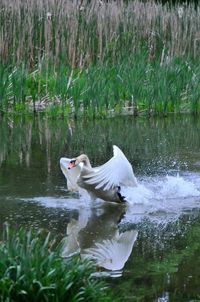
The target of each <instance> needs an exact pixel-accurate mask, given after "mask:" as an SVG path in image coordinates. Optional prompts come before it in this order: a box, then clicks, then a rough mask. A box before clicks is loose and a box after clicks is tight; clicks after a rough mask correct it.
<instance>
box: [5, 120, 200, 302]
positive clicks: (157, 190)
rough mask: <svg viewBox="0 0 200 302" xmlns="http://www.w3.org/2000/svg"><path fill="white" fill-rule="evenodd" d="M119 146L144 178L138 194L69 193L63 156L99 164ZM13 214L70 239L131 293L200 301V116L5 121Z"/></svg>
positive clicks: (140, 297) (8, 203) (16, 221)
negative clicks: (118, 200) (115, 198)
mask: <svg viewBox="0 0 200 302" xmlns="http://www.w3.org/2000/svg"><path fill="white" fill-rule="evenodd" d="M114 144H115V145H117V146H119V147H120V148H121V149H122V150H123V152H124V153H125V154H126V156H127V158H128V159H129V161H130V162H131V164H132V166H133V169H134V173H135V176H136V177H137V180H138V183H139V186H138V188H137V189H136V190H135V192H134V194H133V192H131V194H132V195H131V196H130V201H129V202H128V203H127V204H126V205H125V206H123V205H117V204H113V203H108V202H107V203H106V202H103V201H100V200H97V201H95V202H91V201H90V200H89V198H88V196H87V195H86V194H82V195H78V194H75V193H73V194H72V193H70V192H68V191H67V187H66V181H65V178H64V175H63V174H62V172H61V170H60V167H59V159H60V157H63V156H67V157H74V156H76V155H79V154H80V153H83V152H84V153H86V154H88V156H89V158H90V160H91V163H92V165H94V166H97V165H100V164H103V163H104V162H106V161H107V160H108V159H109V158H110V157H111V156H112V145H114ZM129 194H130V192H129ZM5 221H8V222H9V223H10V224H11V225H12V226H13V227H16V228H17V227H19V226H21V225H23V226H26V227H30V226H31V227H34V228H44V229H46V230H50V231H51V232H52V233H53V234H55V235H58V234H59V236H61V237H66V238H67V239H66V249H65V250H64V252H63V254H64V256H68V255H71V254H74V253H80V254H81V255H82V256H86V257H87V256H88V255H90V256H91V255H92V256H93V258H95V259H96V261H97V263H98V266H99V267H101V268H98V273H97V274H98V275H101V274H104V275H105V274H106V275H108V278H107V280H108V282H109V284H110V286H111V287H112V288H114V290H115V292H116V293H117V294H118V295H119V296H121V297H122V301H158V302H165V301H177V302H180V301H197V300H199V299H200V288H199V284H200V120H199V119H198V118H194V117H191V116H176V117H174V116H173V117H168V118H164V119H142V118H140V119H133V118H132V117H120V118H113V119H108V120H99V121H96V122H93V121H91V122H73V121H67V120H61V119H58V120H53V121H52V120H48V119H45V118H43V117H36V118H35V119H29V118H27V117H26V118H24V117H20V116H19V117H16V118H15V119H11V118H9V119H3V120H1V121H0V231H1V230H2V227H3V223H4V222H5Z"/></svg>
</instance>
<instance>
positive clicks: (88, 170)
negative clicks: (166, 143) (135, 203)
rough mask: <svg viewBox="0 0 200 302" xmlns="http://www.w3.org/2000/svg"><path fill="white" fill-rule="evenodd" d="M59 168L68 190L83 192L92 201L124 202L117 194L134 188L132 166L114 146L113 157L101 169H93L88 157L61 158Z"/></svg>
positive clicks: (134, 179)
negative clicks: (98, 199) (82, 190)
mask: <svg viewBox="0 0 200 302" xmlns="http://www.w3.org/2000/svg"><path fill="white" fill-rule="evenodd" d="M60 167H61V170H62V172H63V174H64V175H65V177H66V179H67V186H68V189H69V190H72V191H78V190H79V188H83V189H85V190H87V191H88V193H89V194H90V195H91V197H92V198H101V199H103V200H106V201H114V202H122V201H126V200H125V197H124V196H122V195H121V193H120V191H121V187H136V186H137V180H136V177H135V176H134V173H133V169H132V166H131V164H130V163H129V161H128V160H127V158H126V156H125V155H124V153H123V152H122V151H121V150H120V149H119V148H118V147H117V146H113V157H112V158H111V159H110V160H109V161H108V162H106V163H105V164H103V165H102V166H99V167H95V168H92V166H91V164H90V161H89V158H88V157H87V155H85V154H81V155H79V156H78V157H76V158H72V159H69V158H65V157H62V158H61V159H60Z"/></svg>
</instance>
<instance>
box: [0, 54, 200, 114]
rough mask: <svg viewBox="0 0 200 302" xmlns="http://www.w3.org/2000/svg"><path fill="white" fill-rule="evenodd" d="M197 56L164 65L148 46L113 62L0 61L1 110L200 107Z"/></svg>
mask: <svg viewBox="0 0 200 302" xmlns="http://www.w3.org/2000/svg"><path fill="white" fill-rule="evenodd" d="M199 66H200V62H199V60H197V59H196V60H195V61H194V60H192V59H185V60H184V61H183V59H180V58H174V59H172V60H171V61H169V62H168V61H165V62H163V64H162V65H161V64H160V62H159V61H156V60H154V61H149V60H148V57H147V54H146V52H143V53H142V52H141V53H138V54H135V55H134V56H133V57H130V58H129V57H126V58H124V60H123V61H120V62H118V63H116V64H115V65H113V64H111V63H109V62H107V63H106V64H96V65H91V66H89V67H88V68H84V69H81V70H80V69H71V68H69V67H68V68H67V67H65V66H62V65H61V66H60V68H58V69H57V70H56V71H55V72H53V71H52V70H51V69H50V68H49V69H48V76H47V71H46V70H45V69H42V70H39V69H35V70H34V71H32V72H30V71H29V70H28V69H27V68H26V67H25V66H24V65H23V64H22V65H20V66H18V67H15V68H13V70H12V69H6V68H4V67H0V76H1V83H3V85H1V87H0V95H1V102H0V110H1V111H2V112H8V111H12V112H13V111H15V112H18V113H19V112H24V111H29V112H33V111H38V110H42V111H46V112H47V114H48V115H52V116H54V115H58V114H59V115H67V116H69V115H73V116H75V117H78V116H80V115H85V116H87V117H91V118H93V117H98V116H99V117H104V116H112V115H115V114H123V113H124V114H127V113H130V114H134V115H138V114H145V115H154V114H167V113H170V112H175V113H180V112H192V113H199V111H200V104H199V97H200V90H199V85H198V83H199V80H200V68H199Z"/></svg>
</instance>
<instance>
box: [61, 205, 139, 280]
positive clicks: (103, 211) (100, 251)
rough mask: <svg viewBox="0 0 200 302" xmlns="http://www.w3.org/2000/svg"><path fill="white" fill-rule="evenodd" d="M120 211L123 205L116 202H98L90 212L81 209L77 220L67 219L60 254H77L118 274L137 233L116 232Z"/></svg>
mask: <svg viewBox="0 0 200 302" xmlns="http://www.w3.org/2000/svg"><path fill="white" fill-rule="evenodd" d="M124 214H125V208H124V207H122V206H120V205H117V204H116V205H110V204H106V205H102V207H101V208H95V209H93V210H92V211H91V210H88V209H81V211H79V216H78V219H71V221H70V222H69V223H68V225H67V236H66V238H65V240H64V248H63V252H62V256H63V257H70V256H72V255H74V254H77V253H79V254H80V255H81V257H82V258H89V259H93V260H94V261H95V262H96V264H97V266H98V267H100V268H104V269H106V270H108V271H110V272H113V274H112V273H111V274H110V275H112V276H120V275H121V274H122V269H123V267H124V265H125V263H126V261H127V260H128V258H129V256H130V254H131V252H132V249H133V245H134V243H135V241H136V239H137V235H138V232H137V230H126V231H120V228H119V223H120V221H121V219H122V218H123V216H124ZM115 273H116V274H115Z"/></svg>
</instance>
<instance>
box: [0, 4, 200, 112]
mask: <svg viewBox="0 0 200 302" xmlns="http://www.w3.org/2000/svg"><path fill="white" fill-rule="evenodd" d="M0 20H1V28H2V31H1V35H0V54H1V60H2V64H1V67H0V81H1V83H2V85H1V88H0V110H1V112H7V111H9V110H13V109H15V110H17V111H18V110H22V111H24V107H26V108H27V103H28V104H30V102H32V103H33V104H32V107H31V108H33V109H34V111H36V110H38V109H39V108H41V109H44V108H46V107H48V106H47V105H48V104H49V103H50V104H51V105H53V107H52V106H51V107H52V108H51V110H50V111H51V113H52V112H53V114H55V113H56V114H57V113H58V112H59V113H62V114H69V113H71V112H74V113H75V115H76V116H77V115H78V114H79V113H83V112H84V113H85V114H87V115H89V116H97V115H100V116H104V115H107V114H108V113H110V112H118V111H122V109H123V110H124V111H125V112H127V108H129V107H131V110H132V111H131V112H132V113H134V114H138V113H139V112H141V111H142V112H145V113H147V114H152V113H167V112H174V111H175V112H177V111H178V112H180V111H185V110H187V111H192V112H195V113H197V112H199V110H200V108H199V104H198V103H199V89H198V85H197V83H198V80H199V76H200V73H199V60H198V53H199V50H200V22H199V20H200V8H199V7H198V6H197V7H196V8H195V7H194V6H193V5H188V6H187V7H186V6H178V5H176V6H173V7H170V6H169V5H161V4H158V3H155V2H153V1H150V2H146V3H143V2H140V1H137V0H136V1H128V2H127V3H125V2H123V1H109V2H104V1H99V0H94V1H86V0H82V1H81V0H77V1H70V0H67V1H64V0H49V1H43V0H16V1H14V2H13V1H10V0H8V1H7V0H2V1H1V4H0ZM196 88H197V90H196ZM183 100H184V102H183ZM29 107H30V106H29Z"/></svg>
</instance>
